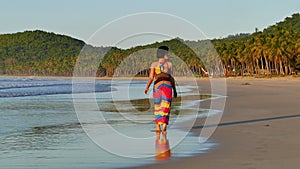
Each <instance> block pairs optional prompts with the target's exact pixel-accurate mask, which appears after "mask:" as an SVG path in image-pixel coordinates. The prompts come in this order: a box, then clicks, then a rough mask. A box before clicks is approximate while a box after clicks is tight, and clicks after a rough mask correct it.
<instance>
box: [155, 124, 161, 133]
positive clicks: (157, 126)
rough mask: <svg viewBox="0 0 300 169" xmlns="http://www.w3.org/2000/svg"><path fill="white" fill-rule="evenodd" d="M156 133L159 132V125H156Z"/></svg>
mask: <svg viewBox="0 0 300 169" xmlns="http://www.w3.org/2000/svg"><path fill="white" fill-rule="evenodd" d="M155 130H156V132H160V125H159V124H156V129H155Z"/></svg>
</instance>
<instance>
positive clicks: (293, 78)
mask: <svg viewBox="0 0 300 169" xmlns="http://www.w3.org/2000/svg"><path fill="white" fill-rule="evenodd" d="M0 78H28V79H73V78H74V77H73V76H17V75H0ZM76 78H95V79H96V80H112V79H116V80H148V77H76ZM175 79H176V80H187V81H190V80H196V81H198V80H209V79H226V80H232V79H236V80H299V79H300V76H293V75H289V76H273V77H267V76H262V77H260V76H236V77H233V76H230V77H212V78H210V77H201V78H199V77H183V76H178V77H176V76H175Z"/></svg>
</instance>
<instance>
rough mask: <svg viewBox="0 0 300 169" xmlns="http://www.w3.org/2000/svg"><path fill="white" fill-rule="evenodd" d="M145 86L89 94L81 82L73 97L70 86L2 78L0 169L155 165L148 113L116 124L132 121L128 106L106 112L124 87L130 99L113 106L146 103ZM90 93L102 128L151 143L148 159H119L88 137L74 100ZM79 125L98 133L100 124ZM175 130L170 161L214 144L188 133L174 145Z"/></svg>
mask: <svg viewBox="0 0 300 169" xmlns="http://www.w3.org/2000/svg"><path fill="white" fill-rule="evenodd" d="M145 84H146V82H145V81H134V82H130V81H115V82H113V84H111V81H108V80H97V81H96V82H95V88H93V89H92V90H91V89H90V88H88V87H87V86H89V84H85V83H84V82H82V84H80V86H81V87H80V89H78V90H76V93H72V80H65V79H63V80H62V79H29V78H0V168H22V169H23V168H39V169H43V168H47V169H48V168H87V169H89V168H124V167H130V166H139V165H146V164H151V163H156V162H157V161H156V160H155V151H156V150H157V149H156V148H155V142H156V137H155V133H154V132H151V130H152V129H153V127H154V124H153V123H152V122H151V120H152V118H153V117H152V116H151V115H152V114H151V112H149V111H148V114H147V113H146V114H143V113H144V112H143V113H141V114H139V113H137V112H133V113H135V116H134V117H140V118H139V121H142V122H141V123H130V120H128V119H127V120H124V119H123V118H120V114H121V115H122V117H123V115H124V114H129V116H128V117H131V116H132V114H130V112H128V111H125V110H126V109H127V107H126V106H128V105H126V104H124V105H123V107H122V105H121V107H118V108H119V111H118V112H111V111H108V110H109V109H110V106H112V103H110V101H111V100H112V98H113V97H114V96H123V95H124V94H123V93H122V92H123V91H124V86H130V89H129V90H128V91H129V93H130V95H129V96H128V95H124V98H123V97H118V98H115V100H117V101H124V100H125V101H126V100H127V101H128V98H129V99H130V100H134V99H145V98H148V97H149V96H147V95H144V94H143V89H144V87H145ZM93 91H95V92H96V95H95V96H96V98H97V103H98V104H99V105H100V110H94V112H93V113H95V112H96V113H98V112H101V113H102V115H104V116H105V118H106V123H109V125H110V126H112V127H113V128H114V129H115V130H118V132H122V133H123V134H127V135H128V136H130V137H147V138H149V137H150V142H149V144H147V148H148V149H149V150H153V152H152V153H150V154H149V152H151V151H145V152H146V153H147V154H141V156H143V155H145V158H139V160H136V159H135V158H129V157H126V156H121V155H119V154H116V153H113V152H110V151H108V150H107V149H105V148H103V147H102V148H101V146H99V145H97V144H96V143H95V140H93V139H91V138H90V137H89V136H88V135H87V134H86V132H85V131H84V130H83V128H82V126H81V125H80V123H79V120H78V118H77V114H76V112H75V109H74V103H73V96H74V94H75V95H84V94H85V93H90V92H93ZM180 91H181V92H182V94H183V93H184V95H188V94H192V93H189V91H190V90H189V86H186V87H182V88H181V89H180ZM118 93H119V94H120V93H121V95H118ZM126 98H127V99H126ZM118 104H119V103H118ZM119 105H120V104H119ZM101 107H102V108H105V109H104V110H107V112H105V111H103V110H101ZM107 107H108V108H107ZM123 109H124V112H122V111H123ZM146 112H147V111H146ZM89 113H90V112H87V114H89ZM122 113H123V114H122ZM202 113H203V112H202ZM175 117H176V116H175V115H174V117H173V118H175ZM141 119H143V120H144V122H143V120H141ZM171 121H172V119H171ZM83 125H90V126H92V127H94V128H97V127H99V125H100V124H92V123H91V124H83ZM177 130H178V129H177ZM177 130H176V129H174V130H173V129H171V130H170V131H169V132H168V134H167V138H168V141H169V142H170V147H171V154H172V155H171V157H170V159H169V160H172V159H177V158H181V157H186V156H191V155H195V154H199V153H205V152H207V151H208V150H209V149H211V148H212V147H213V146H214V145H215V143H212V142H206V143H202V144H200V143H199V141H198V140H199V138H198V137H197V136H195V135H192V134H191V133H190V134H188V135H187V136H186V137H185V139H184V140H183V141H180V143H179V144H177V143H176V145H174V142H175V140H174V137H172V136H173V134H172V133H173V132H174V133H175V132H176V133H177V132H178V131H177ZM145 133H146V134H145ZM100 137H103V138H106V139H109V137H110V134H105V133H103V134H102V135H101V136H100ZM151 139H152V140H151ZM172 139H173V140H172ZM172 141H173V142H172ZM113 142H114V143H113ZM115 143H118V144H120V145H122V140H112V144H115ZM146 156H147V157H146Z"/></svg>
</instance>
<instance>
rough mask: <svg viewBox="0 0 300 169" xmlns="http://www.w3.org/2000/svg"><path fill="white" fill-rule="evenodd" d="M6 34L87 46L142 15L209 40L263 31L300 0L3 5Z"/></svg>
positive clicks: (39, 0)
mask: <svg viewBox="0 0 300 169" xmlns="http://www.w3.org/2000/svg"><path fill="white" fill-rule="evenodd" d="M0 3H1V10H0V23H1V27H0V33H1V34H2V33H14V32H19V31H24V30H35V29H40V30H45V31H50V32H55V33H59V34H65V35H70V36H72V37H75V38H78V39H81V40H84V41H86V40H87V39H88V38H89V37H90V36H91V35H92V34H93V33H94V32H95V31H96V30H97V29H98V28H100V27H101V26H103V25H105V24H107V23H109V22H110V21H112V20H115V19H117V18H120V17H122V16H126V15H129V14H134V13H137V12H164V13H169V14H172V15H176V16H179V17H182V18H184V19H186V20H188V21H190V22H191V23H193V24H194V25H196V26H197V27H198V28H200V29H201V30H202V31H203V32H204V34H205V35H206V36H207V37H209V38H219V37H225V36H227V35H230V34H236V33H241V32H245V33H251V32H253V31H254V30H255V27H257V28H259V29H260V30H262V29H263V28H266V27H268V26H270V25H272V24H275V23H276V22H278V21H281V20H283V19H284V18H285V17H287V16H290V15H291V14H293V13H299V12H300V0H205V1H204V0H193V1H188V0H181V1H178V0H0Z"/></svg>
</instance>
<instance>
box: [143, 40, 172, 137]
mask: <svg viewBox="0 0 300 169" xmlns="http://www.w3.org/2000/svg"><path fill="white" fill-rule="evenodd" d="M157 58H158V61H156V62H153V63H152V64H151V69H150V75H149V79H148V83H147V85H146V89H145V94H148V90H149V87H150V85H151V84H152V82H153V80H154V88H153V98H154V115H155V123H156V131H157V132H160V131H161V130H162V131H163V132H165V131H166V130H167V125H168V124H169V115H170V109H171V102H172V88H173V90H174V97H177V92H176V88H175V82H174V79H173V77H172V76H171V72H172V69H173V66H172V63H171V62H167V60H168V59H169V48H168V47H167V46H160V47H159V48H158V49H157Z"/></svg>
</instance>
